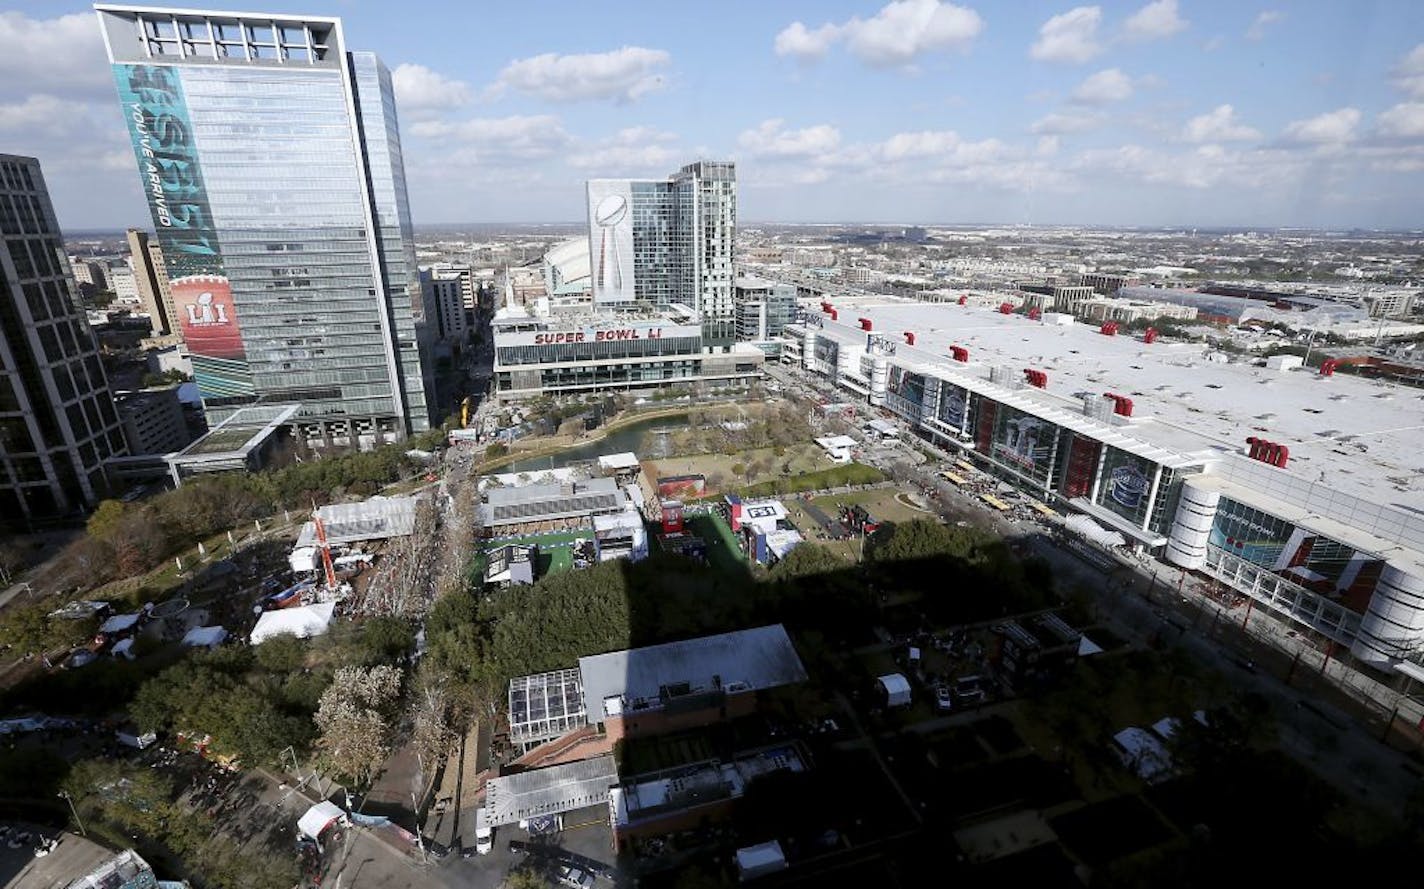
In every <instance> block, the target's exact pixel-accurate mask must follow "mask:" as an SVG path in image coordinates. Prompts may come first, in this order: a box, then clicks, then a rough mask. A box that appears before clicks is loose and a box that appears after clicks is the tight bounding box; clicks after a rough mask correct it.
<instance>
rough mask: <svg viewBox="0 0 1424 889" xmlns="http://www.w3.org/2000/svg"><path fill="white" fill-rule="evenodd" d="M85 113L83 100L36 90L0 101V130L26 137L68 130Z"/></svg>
mask: <svg viewBox="0 0 1424 889" xmlns="http://www.w3.org/2000/svg"><path fill="white" fill-rule="evenodd" d="M89 117H90V107H89V105H88V104H86V103H84V102H75V101H73V100H70V99H61V98H59V97H57V96H50V95H46V94H43V93H39V94H36V95H33V96H29V97H27V98H25V99H24V100H23V101H20V102H12V103H0V133H11V134H14V135H15V136H27V137H29V138H34V136H36V135H46V136H54V135H60V134H71V133H74V132H75V131H76V130H81V129H83V128H84V126H85V125H86V124H88V123H89V119H88V118H89ZM22 153H23V152H22ZM130 161H131V162H132V155H130Z"/></svg>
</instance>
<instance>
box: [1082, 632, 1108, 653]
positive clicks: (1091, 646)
mask: <svg viewBox="0 0 1424 889" xmlns="http://www.w3.org/2000/svg"><path fill="white" fill-rule="evenodd" d="M1102 653H1103V647H1102V646H1101V645H1099V644H1098V643H1096V642H1094V641H1093V640H1092V639H1089V638H1088V637H1087V636H1080V637H1078V657H1087V656H1088V655H1090V654H1102Z"/></svg>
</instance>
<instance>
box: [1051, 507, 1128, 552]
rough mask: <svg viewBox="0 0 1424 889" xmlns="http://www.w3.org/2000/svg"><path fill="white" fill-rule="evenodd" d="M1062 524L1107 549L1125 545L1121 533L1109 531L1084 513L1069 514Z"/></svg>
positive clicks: (1125, 542)
mask: <svg viewBox="0 0 1424 889" xmlns="http://www.w3.org/2000/svg"><path fill="white" fill-rule="evenodd" d="M1063 524H1064V525H1065V526H1066V527H1067V528H1068V529H1069V530H1071V531H1074V532H1076V533H1077V534H1079V535H1080V536H1082V537H1084V538H1086V539H1087V540H1091V541H1092V542H1093V543H1096V544H1098V545H1099V546H1102V547H1106V548H1108V549H1111V548H1112V547H1115V546H1126V545H1127V541H1126V540H1124V539H1123V536H1122V535H1121V534H1119V533H1117V532H1116V531H1109V530H1108V529H1107V528H1104V527H1103V526H1102V525H1099V524H1098V523H1097V522H1095V521H1093V520H1092V519H1090V518H1089V517H1087V516H1085V515H1071V516H1069V517H1068V518H1066V519H1064V520H1063Z"/></svg>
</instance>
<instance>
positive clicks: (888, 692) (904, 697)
mask: <svg viewBox="0 0 1424 889" xmlns="http://www.w3.org/2000/svg"><path fill="white" fill-rule="evenodd" d="M875 684H876V685H878V686H880V688H881V690H883V691H884V692H885V705H886V706H887V707H904V706H908V705H909V703H910V680H908V679H906V678H905V677H904V676H902V675H900V674H899V673H886V674H885V675H884V676H881V677H879V678H878V679H876V680H875Z"/></svg>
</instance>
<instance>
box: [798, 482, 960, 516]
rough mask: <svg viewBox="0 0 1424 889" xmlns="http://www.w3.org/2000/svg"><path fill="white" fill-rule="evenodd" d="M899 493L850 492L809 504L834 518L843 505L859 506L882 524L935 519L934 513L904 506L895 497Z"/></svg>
mask: <svg viewBox="0 0 1424 889" xmlns="http://www.w3.org/2000/svg"><path fill="white" fill-rule="evenodd" d="M898 493H899V491H897V490H895V489H894V488H881V489H878V490H874V491H852V492H850V493H848V494H827V495H825V496H823V497H816V498H814V499H813V500H812V501H811V502H812V503H814V504H815V505H816V507H817V508H819V509H820V510H821V511H822V512H824V513H825V514H826V515H828V516H831V517H832V518H835V516H836V515H837V514H838V513H839V512H840V508H841V506H843V505H850V504H859V505H861V506H864V507H865V508H866V509H867V510H869V511H870V515H871V517H872V518H874V519H876V520H877V521H882V522H908V521H910V520H911V519H930V520H933V519H934V518H935V515H934V513H931V512H921V511H920V510H918V509H914V508H912V507H910V506H906V505H905V504H904V503H901V502H900V501H899V500H896V499H895V495H896V494H898Z"/></svg>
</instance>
